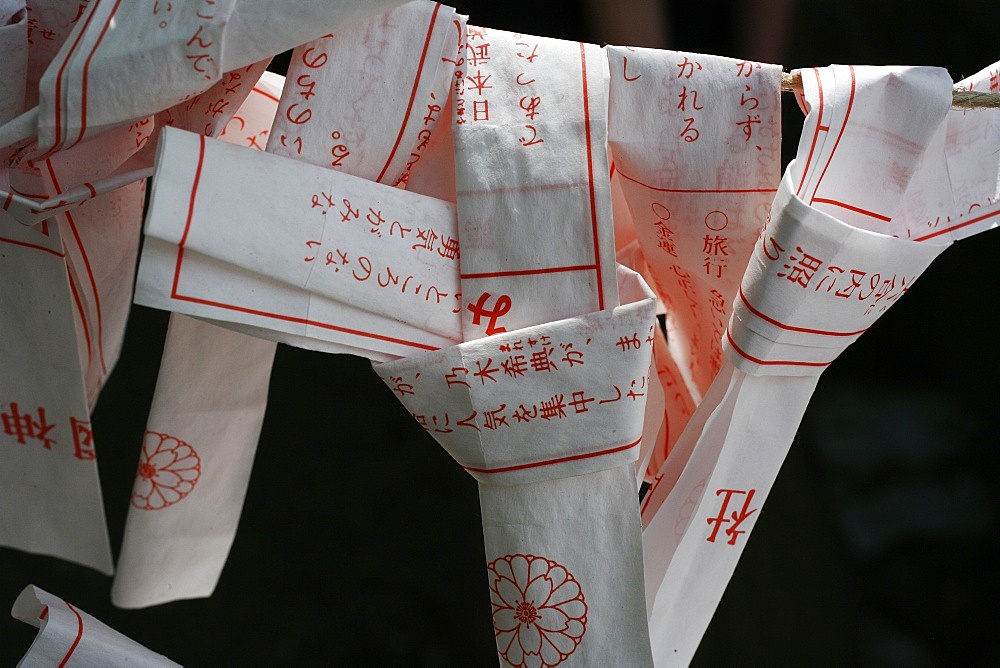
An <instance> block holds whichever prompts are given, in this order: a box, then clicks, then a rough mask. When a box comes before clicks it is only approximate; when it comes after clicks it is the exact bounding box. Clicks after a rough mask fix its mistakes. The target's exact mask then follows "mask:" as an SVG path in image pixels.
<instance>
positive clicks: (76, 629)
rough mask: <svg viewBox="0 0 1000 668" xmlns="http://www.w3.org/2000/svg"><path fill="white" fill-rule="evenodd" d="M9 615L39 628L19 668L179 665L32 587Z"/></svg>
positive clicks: (26, 589)
mask: <svg viewBox="0 0 1000 668" xmlns="http://www.w3.org/2000/svg"><path fill="white" fill-rule="evenodd" d="M10 614H11V616H13V617H14V618H15V619H19V620H21V621H22V622H25V623H26V624H30V625H32V626H34V627H37V628H38V635H37V636H36V637H35V641H34V642H33V643H32V644H31V647H30V648H29V649H28V651H27V652H26V653H25V655H24V657H23V658H22V659H21V660H20V661H19V662H18V664H17V665H18V668H36V667H37V668H43V667H48V666H68V667H73V666H151V667H159V666H164V667H166V666H177V665H179V664H176V663H174V662H173V661H171V660H170V659H168V658H167V657H165V656H163V655H161V654H157V653H156V652H153V651H150V650H148V649H146V648H145V647H143V646H142V645H140V644H139V643H137V642H135V641H134V640H131V639H130V638H126V637H125V636H123V635H122V634H120V633H118V632H117V631H115V630H114V629H112V628H110V627H108V626H106V625H105V624H103V623H102V622H101V621H100V620H98V619H95V618H93V617H91V616H90V615H88V614H87V613H86V612H84V611H83V610H80V609H79V608H77V607H76V606H74V605H73V604H72V603H69V602H67V601H64V600H63V599H61V598H59V597H58V596H53V595H52V594H50V593H48V592H47V591H43V590H42V589H39V588H38V587H35V586H34V585H28V586H27V587H25V588H24V591H22V592H21V595H20V596H18V597H17V600H16V601H15V602H14V607H13V608H12V609H11V612H10Z"/></svg>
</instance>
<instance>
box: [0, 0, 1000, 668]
mask: <svg viewBox="0 0 1000 668" xmlns="http://www.w3.org/2000/svg"><path fill="white" fill-rule="evenodd" d="M593 4H596V3H593ZM607 4H608V5H612V6H613V5H615V3H607ZM673 4H674V6H673V7H672V8H671V11H670V13H669V17H670V24H671V28H670V38H669V39H670V42H669V44H670V45H671V46H672V47H673V48H677V49H681V50H690V51H701V52H708V53H717V54H721V55H731V56H739V57H744V56H745V57H749V58H754V57H758V56H757V54H756V53H754V50H755V49H760V48H771V49H775V48H776V49H777V53H778V54H779V57H780V59H781V60H782V61H783V62H784V64H785V67H786V69H792V68H795V67H806V66H812V65H826V64H830V63H852V64H926V65H938V66H942V67H946V68H947V69H948V70H949V71H950V73H951V74H952V77H953V78H954V79H956V80H957V79H959V78H961V77H962V76H966V75H970V74H973V73H975V72H977V71H978V70H980V69H982V68H983V67H984V66H986V65H987V64H989V63H991V62H994V61H996V60H997V59H1000V50H998V48H997V44H998V42H997V38H996V34H997V32H996V30H997V26H998V20H997V19H998V12H997V9H996V8H995V7H992V8H989V9H984V7H989V3H982V2H972V1H966V2H947V3H937V4H933V5H931V4H927V5H923V4H919V3H914V2H902V1H884V0H879V1H872V2H858V1H848V2H839V3H837V4H836V5H834V4H832V3H825V2H824V3H818V2H816V3H812V2H810V3H800V4H799V5H797V6H795V7H794V8H793V10H792V11H791V17H792V18H791V21H790V24H789V26H788V27H787V28H786V29H780V28H781V26H780V24H772V25H774V26H775V27H776V28H778V29H777V30H776V31H775V32H774V34H772V35H770V36H769V37H768V38H767V39H766V43H764V44H763V46H762V45H761V43H760V42H759V40H758V42H757V43H756V44H754V41H753V39H750V40H749V41H748V40H747V38H746V34H747V25H748V24H749V22H750V21H751V20H752V18H753V12H754V11H755V10H754V5H755V3H749V4H748V3H742V4H741V3H735V2H734V3H721V2H699V3H690V6H680V3H673ZM756 4H761V3H756ZM763 4H767V3H763ZM458 9H459V10H460V11H463V12H465V13H468V14H470V15H471V17H472V18H471V21H472V22H473V23H476V24H482V25H487V26H493V27H497V28H504V29H509V30H514V31H519V32H526V33H534V34H543V35H548V36H553V37H563V38H567V39H574V40H586V41H593V42H598V43H601V42H604V41H616V42H619V43H620V42H622V41H627V40H622V39H621V38H615V37H613V36H612V35H610V34H609V28H608V26H609V25H610V24H609V23H608V22H607V21H606V20H605V19H604V18H597V19H596V20H595V19H594V18H593V13H592V14H591V18H590V19H588V17H587V15H586V14H585V12H584V11H582V8H581V7H578V6H577V5H575V4H573V3H558V2H557V3H503V4H502V5H501V4H500V3H496V4H495V5H491V4H488V3H471V2H469V3H458ZM605 13H607V12H605ZM610 13H611V14H612V15H613V14H614V13H615V10H613V9H612V10H611V12H610ZM619 18H620V17H619ZM758 34H759V33H758ZM633 43H635V42H633ZM785 97H786V100H785V102H786V105H785V120H784V123H785V135H784V140H785V145H784V155H785V156H786V162H787V160H788V159H790V158H791V157H792V156H793V155H794V153H795V147H796V144H797V141H798V133H799V130H800V128H801V113H800V112H799V111H798V110H797V108H796V107H795V105H794V103H793V102H792V100H791V99H790V98H789V97H788V96H785ZM979 113H1000V111H992V112H979ZM997 150H998V151H1000V146H998V147H997ZM998 250H1000V233H997V232H995V231H994V232H989V233H985V234H982V235H979V236H978V237H974V238H971V239H968V240H966V241H962V242H958V243H957V244H955V246H954V247H952V248H951V249H949V250H948V251H947V252H945V253H944V255H942V256H941V257H940V258H938V260H936V261H935V263H934V264H933V265H932V266H931V268H930V269H929V270H928V271H927V272H926V273H925V274H924V275H923V277H921V279H920V280H919V281H918V282H917V283H916V284H915V286H914V287H913V288H912V289H911V290H910V291H909V294H908V296H907V297H906V298H905V299H903V300H902V301H901V302H900V304H898V305H897V306H896V307H895V308H893V309H892V310H890V311H889V312H888V313H887V314H886V315H885V316H884V317H883V318H882V319H881V320H879V321H878V323H876V325H875V326H874V327H872V328H871V330H870V331H869V332H868V333H866V334H865V336H864V337H862V339H861V340H860V341H859V342H858V343H856V344H855V345H853V346H852V347H850V348H849V349H848V350H847V351H846V352H845V353H844V354H843V355H842V356H841V358H840V359H839V360H838V361H837V363H836V364H834V365H833V366H832V367H831V368H830V369H829V370H828V371H827V372H826V373H825V374H824V375H823V377H822V379H821V381H820V386H819V390H818V391H817V392H816V394H815V395H814V398H813V401H812V404H811V405H810V408H809V410H808V412H807V414H806V416H805V419H804V421H803V423H802V427H801V429H800V433H799V436H798V437H797V439H796V442H795V444H794V445H793V447H792V451H791V454H790V455H789V458H788V459H787V461H786V462H785V465H784V467H783V469H782V472H781V475H780V476H779V478H778V481H777V484H776V485H775V487H774V489H773V491H772V493H771V495H770V497H769V500H768V503H767V509H766V512H762V514H761V515H760V518H759V519H758V520H757V523H756V527H755V531H754V533H753V537H752V540H750V542H749V544H748V546H747V549H746V551H745V552H744V556H743V559H742V561H741V563H740V565H739V567H738V569H737V571H736V574H735V576H734V578H733V580H732V582H731V584H730V586H729V589H728V591H727V593H726V596H725V598H724V599H723V601H722V604H721V605H720V607H719V610H718V612H717V614H716V616H715V619H714V621H713V622H712V625H711V627H710V628H709V630H708V633H707V634H706V636H705V638H704V641H703V642H702V645H701V648H700V650H699V653H698V655H697V656H696V657H695V664H696V665H733V664H743V665H746V664H757V665H759V664H763V663H766V664H768V665H804V664H810V665H869V666H882V665H885V666H891V665H907V666H933V665H977V664H987V663H991V662H993V661H995V657H996V656H997V654H998V651H1000V642H998V639H997V638H998V634H997V633H996V628H997V622H998V614H997V611H996V604H995V603H996V601H997V600H998V594H1000V591H998V589H1000V588H998V582H997V578H996V576H995V575H994V572H995V571H996V567H997V566H998V563H997V558H996V553H997V548H998V542H1000V541H998V528H1000V527H998V524H1000V521H998V520H1000V513H998V507H1000V505H998V503H1000V484H998V483H1000V481H998V477H1000V474H998V471H1000V466H998V464H1000V461H998V459H1000V455H998V451H997V445H998V438H997V430H998V428H1000V420H998V411H1000V402H998V398H997V397H998V394H997V391H996V389H995V385H996V381H997V378H998V366H1000V356H998V354H997V351H996V346H995V345H994V341H995V340H996V335H995V331H996V327H997V325H998V318H997V309H998V305H1000V300H998V298H997V290H998V287H1000V281H998V278H997V266H998V263H997V257H998ZM166 321H167V314H165V313H162V312H156V311H152V310H149V309H146V308H142V307H135V308H134V309H133V314H132V317H131V319H130V321H129V328H128V332H127V336H126V343H125V349H124V352H123V354H122V358H121V361H120V362H119V365H118V369H117V370H116V371H115V373H114V374H113V375H112V377H111V379H110V381H109V383H108V385H107V387H106V389H105V390H104V393H103V396H102V398H101V401H100V403H99V404H98V407H97V410H96V412H95V414H94V416H93V426H94V431H95V434H96V439H97V443H98V446H97V447H98V449H99V452H100V458H99V462H100V470H101V479H102V483H103V485H104V493H105V503H106V506H107V514H108V521H109V526H110V530H111V537H112V544H113V545H115V546H116V549H117V546H118V545H119V544H120V542H121V536H122V528H123V525H124V519H125V514H126V512H127V509H128V503H129V496H130V491H131V485H132V480H133V475H134V471H135V467H136V462H137V460H138V451H139V445H140V443H141V440H142V433H143V430H144V427H145V419H146V413H147V410H148V407H149V404H150V401H151V396H152V391H153V386H154V382H155V377H156V372H157V367H158V365H159V355H160V350H161V348H162V344H163V338H164V334H165V327H166ZM270 396H271V398H270V403H269V406H268V413H267V418H266V420H265V424H264V430H263V434H262V437H261V441H260V446H259V449H258V453H257V461H256V464H255V467H254V473H253V477H252V479H251V482H250V490H249V493H248V495H247V500H246V505H245V508H244V513H243V518H242V520H241V523H240V529H239V532H238V534H237V536H236V541H235V544H234V546H233V549H232V553H231V555H230V558H229V562H228V565H227V567H226V569H225V571H224V572H223V574H222V579H221V581H220V583H219V586H218V588H217V590H216V593H215V594H214V595H213V596H212V597H211V598H209V599H204V600H195V601H180V602H175V603H170V604H166V605H162V606H158V607H155V608H151V609H146V610H133V611H125V610H118V609H115V608H113V607H111V605H110V600H109V598H110V593H109V592H110V584H111V581H110V579H109V578H107V577H105V576H102V575H99V574H96V573H94V572H91V571H89V570H87V569H84V568H81V567H78V566H74V565H70V564H65V563H62V562H59V561H57V560H54V559H51V558H48V557H41V556H35V555H26V554H21V553H18V552H14V551H11V550H6V549H0V605H2V606H6V605H10V604H12V603H13V601H14V599H15V598H16V596H17V594H18V593H19V592H20V590H21V589H22V588H23V587H24V586H25V585H26V584H28V583H32V584H36V585H38V586H40V587H42V588H44V589H46V590H48V591H50V592H52V593H54V594H56V595H59V596H62V597H64V598H66V599H67V600H69V601H70V602H72V603H73V604H74V605H77V606H79V607H81V608H82V609H84V610H86V611H88V612H89V613H91V614H92V615H94V616H96V617H98V618H99V619H101V620H102V621H104V622H105V623H107V624H108V625H110V626H112V627H114V628H116V629H118V630H119V631H121V632H122V633H124V634H126V635H128V636H130V637H132V638H134V639H135V640H137V641H139V642H141V643H143V644H145V645H147V646H148V647H149V648H151V649H154V650H156V651H158V652H161V653H163V654H165V655H167V656H169V657H171V658H172V659H174V660H175V661H178V662H181V663H184V664H187V665H289V664H295V665H305V664H316V665H327V664H336V665H408V666H410V665H411V666H478V665H483V666H488V665H496V661H497V658H496V651H495V647H494V643H493V631H492V625H491V618H490V606H489V598H488V594H487V588H486V581H485V578H484V576H483V574H484V570H483V562H484V557H483V548H482V533H481V525H480V520H479V502H478V495H477V491H476V484H475V482H474V481H473V479H472V478H471V477H469V476H468V475H467V474H466V473H464V472H463V471H462V470H461V469H460V468H459V467H457V466H456V465H455V464H454V462H453V461H452V460H451V459H450V458H449V457H448V456H447V455H446V454H445V453H444V451H443V450H442V449H441V448H440V447H438V446H437V445H436V444H435V443H434V442H433V441H432V439H431V438H430V437H429V436H428V435H427V434H426V433H425V432H424V431H423V430H422V429H421V428H420V427H419V426H418V425H417V424H416V423H415V422H414V421H413V420H412V418H411V417H410V416H409V415H408V414H407V412H406V411H405V410H404V409H403V408H402V406H401V405H399V404H398V403H397V402H396V400H395V398H394V396H393V395H392V393H391V392H390V391H389V390H388V389H387V388H386V387H385V386H383V385H382V383H381V382H380V381H379V380H378V379H377V378H376V377H375V375H374V373H372V371H371V369H370V367H369V364H368V362H367V361H365V360H361V359H357V358H351V357H347V356H332V355H322V354H319V353H310V352H306V351H302V350H297V349H293V348H288V347H283V346H282V347H279V350H278V355H277V359H276V361H275V365H274V373H273V375H272V380H271V395H270ZM34 635H35V630H34V629H33V628H30V627H28V626H27V625H24V624H22V623H20V622H16V621H14V620H12V619H10V618H9V617H3V616H0V665H13V664H14V663H16V662H17V660H18V659H19V658H20V657H21V656H22V655H23V653H24V652H25V651H26V649H27V648H28V646H29V645H30V644H31V641H32V639H33V638H34Z"/></svg>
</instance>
